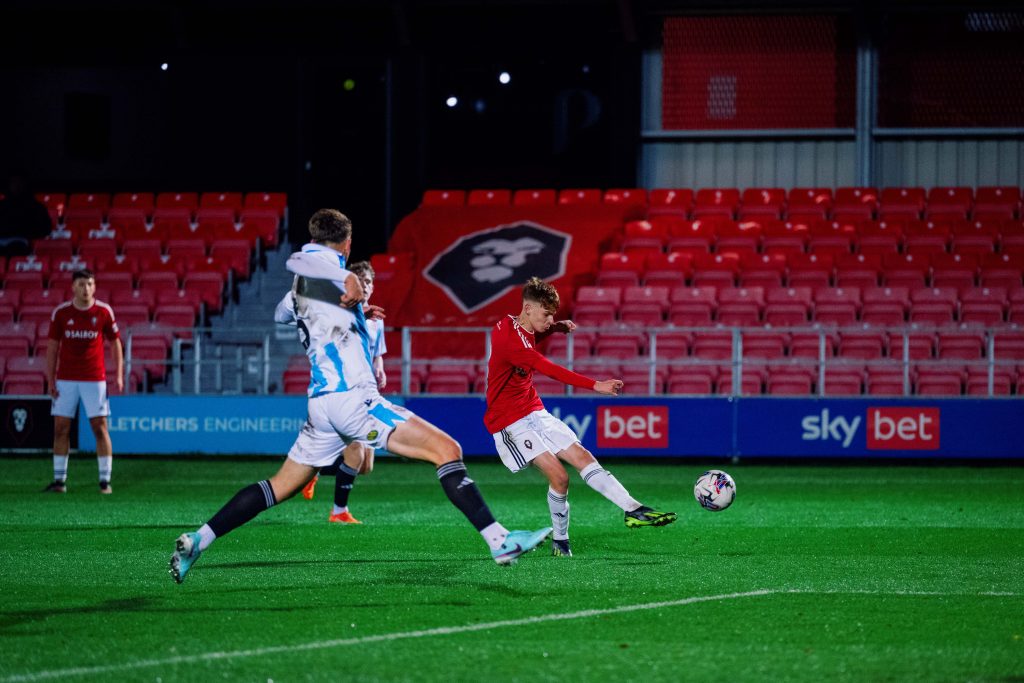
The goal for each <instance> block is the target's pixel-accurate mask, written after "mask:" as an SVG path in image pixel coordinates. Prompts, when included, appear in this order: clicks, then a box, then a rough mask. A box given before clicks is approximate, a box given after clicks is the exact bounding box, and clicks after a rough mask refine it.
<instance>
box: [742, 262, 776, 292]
mask: <svg viewBox="0 0 1024 683" xmlns="http://www.w3.org/2000/svg"><path fill="white" fill-rule="evenodd" d="M785 276H786V256H785V254H741V255H740V276H739V277H740V286H741V287H763V288H765V289H767V288H769V287H781V286H782V282H783V280H784V279H785Z"/></svg>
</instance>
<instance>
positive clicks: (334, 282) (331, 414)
mask: <svg viewBox="0 0 1024 683" xmlns="http://www.w3.org/2000/svg"><path fill="white" fill-rule="evenodd" d="M309 234H310V237H311V238H312V240H313V244H308V245H306V246H305V247H303V249H302V251H301V252H298V253H295V254H292V256H291V258H289V259H288V264H287V268H288V270H289V271H291V272H292V273H295V275H297V276H298V277H297V278H296V279H295V283H294V285H293V287H292V291H291V292H290V293H289V294H288V295H287V296H286V297H285V298H284V299H283V300H282V301H281V303H280V304H279V305H278V308H277V311H276V312H275V319H276V320H279V321H285V320H288V319H290V318H294V321H295V325H296V327H297V328H298V332H299V339H300V341H301V342H302V344H303V346H304V347H305V348H306V354H307V355H308V356H309V359H310V364H311V366H312V368H311V372H310V374H311V378H310V385H309V392H308V393H309V403H308V417H307V419H306V424H305V425H304V426H303V427H302V430H301V432H300V433H299V436H298V438H296V440H295V444H294V445H293V446H292V448H291V450H290V451H289V452H288V457H287V459H285V461H284V464H283V465H281V468H280V469H279V470H278V471H277V473H276V474H275V475H274V476H273V477H271V478H270V479H265V480H263V481H260V482H257V483H255V484H252V485H250V486H247V487H245V488H243V489H242V490H240V491H239V492H238V493H236V494H235V496H234V498H232V499H231V500H230V501H228V503H227V504H226V505H224V507H222V508H221V509H220V510H219V511H218V512H217V513H216V514H215V515H214V516H213V517H211V518H210V520H209V521H208V522H207V523H206V524H204V525H202V526H201V527H200V528H199V529H197V530H196V531H194V532H190V533H184V534H182V535H181V536H179V537H178V539H177V541H176V542H175V550H174V553H173V554H172V555H171V560H170V569H169V571H170V573H171V576H172V577H173V578H174V580H175V581H177V582H178V583H181V582H182V581H184V580H185V576H186V575H187V574H188V571H189V569H190V568H191V567H192V565H193V564H195V561H196V560H197V559H199V556H200V554H201V553H202V552H203V551H204V550H205V549H206V548H207V547H209V545H210V544H211V543H213V541H214V540H215V539H216V538H218V537H219V536H223V535H224V534H226V533H228V532H230V531H231V530H233V529H236V528H238V527H239V526H241V525H243V524H245V523H246V522H248V521H250V520H251V519H253V518H254V517H255V516H256V515H258V514H259V513H261V512H263V511H264V510H266V509H267V508H270V507H272V506H274V505H276V504H277V503H278V502H280V501H284V500H287V499H288V498H291V497H292V496H293V495H295V494H296V493H298V492H299V491H300V490H301V489H302V488H303V487H304V486H305V485H306V484H307V483H308V482H309V480H310V479H312V478H313V476H314V475H315V474H316V472H317V470H318V469H319V468H320V467H323V466H325V465H329V464H331V463H332V462H334V461H335V460H336V459H337V458H338V456H339V455H340V454H341V452H342V450H343V448H344V447H345V446H346V445H347V444H350V443H353V442H356V443H360V444H365V445H368V446H372V447H375V448H385V447H386V448H387V449H388V450H389V451H391V452H392V453H396V454H398V455H402V456H405V457H407V458H413V459H416V460H426V461H427V462H430V463H433V464H434V466H435V467H437V477H438V479H439V480H440V483H441V487H442V488H443V489H444V492H445V494H446V495H447V496H448V499H449V500H450V501H451V502H452V504H453V505H454V506H455V507H456V508H458V509H459V511H460V512H462V513H463V514H464V515H465V516H466V518H467V519H468V520H469V521H470V522H471V523H472V524H473V526H474V527H475V528H476V530H477V531H478V532H479V533H480V535H481V536H482V537H483V539H484V541H485V542H486V543H487V545H488V546H489V547H490V549H491V557H492V558H493V559H494V561H495V562H497V563H498V564H511V563H513V562H515V560H516V559H517V558H518V557H519V556H520V555H523V554H524V553H526V552H529V551H531V550H533V549H534V548H536V547H537V546H538V545H540V544H541V543H542V542H543V541H544V539H546V538H547V537H548V535H549V534H550V533H551V527H544V528H542V529H539V530H537V531H532V532H531V531H509V530H508V529H506V528H505V527H504V526H502V525H501V524H500V523H499V522H497V521H496V520H495V519H494V516H493V515H492V514H491V511H490V509H489V508H488V507H487V504H486V503H485V502H484V499H483V496H481V495H480V491H479V489H477V486H476V483H474V482H473V480H472V479H470V478H469V476H468V475H467V473H466V466H465V464H464V463H463V462H462V448H461V447H460V446H459V444H458V443H457V442H456V441H455V440H454V439H453V438H451V437H450V436H448V435H447V434H445V433H444V432H443V431H441V430H440V429H438V428H437V427H435V426H434V425H432V424H430V423H429V422H427V421H425V420H423V419H421V418H419V417H417V416H415V415H413V414H412V413H411V412H410V411H408V410H406V409H405V408H402V407H400V406H396V405H394V404H392V403H391V402H390V401H388V400H386V399H384V398H383V397H381V395H380V393H379V392H378V391H377V382H376V378H375V377H374V374H373V370H372V358H371V357H370V348H369V330H368V328H367V325H366V317H365V315H364V313H363V309H362V301H363V298H364V292H363V288H362V285H361V284H360V282H359V279H358V278H357V277H356V276H355V274H354V273H352V272H350V271H348V270H346V269H345V263H346V260H347V258H348V254H349V250H350V249H351V246H352V223H351V222H350V221H349V219H348V218H347V217H345V215H344V214H342V213H340V212H339V211H335V210H333V209H321V210H320V211H317V212H316V213H315V214H313V216H312V218H310V221H309Z"/></svg>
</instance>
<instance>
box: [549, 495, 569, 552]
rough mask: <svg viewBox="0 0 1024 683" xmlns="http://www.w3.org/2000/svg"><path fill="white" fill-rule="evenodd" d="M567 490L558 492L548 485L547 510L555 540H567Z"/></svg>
mask: <svg viewBox="0 0 1024 683" xmlns="http://www.w3.org/2000/svg"><path fill="white" fill-rule="evenodd" d="M568 499H569V492H568V491H566V492H565V493H559V492H558V491H555V490H554V489H553V488H551V487H550V486H549V487H548V510H550V511H551V526H552V527H553V528H554V530H555V531H554V533H552V535H551V537H552V538H554V539H555V540H556V541H568V540H569V500H568Z"/></svg>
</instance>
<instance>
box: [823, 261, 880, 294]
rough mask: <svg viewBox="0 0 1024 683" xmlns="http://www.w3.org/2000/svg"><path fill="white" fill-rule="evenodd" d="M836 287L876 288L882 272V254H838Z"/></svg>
mask: <svg viewBox="0 0 1024 683" xmlns="http://www.w3.org/2000/svg"><path fill="white" fill-rule="evenodd" d="M835 269H836V276H835V280H836V287H861V288H864V287H876V286H878V278H879V273H880V272H881V270H882V257H881V255H880V254H837V255H836V258H835Z"/></svg>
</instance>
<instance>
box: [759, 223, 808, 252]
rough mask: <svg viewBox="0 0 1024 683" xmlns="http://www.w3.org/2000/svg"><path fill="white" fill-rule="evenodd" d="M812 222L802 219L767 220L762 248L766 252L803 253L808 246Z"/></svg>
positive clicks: (762, 238)
mask: <svg viewBox="0 0 1024 683" xmlns="http://www.w3.org/2000/svg"><path fill="white" fill-rule="evenodd" d="M809 230H810V223H807V222H801V221H765V222H764V231H763V233H762V237H761V248H762V250H763V251H764V253H765V254H791V253H797V254H800V253H803V252H804V250H805V249H806V247H807V239H808V233H809Z"/></svg>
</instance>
